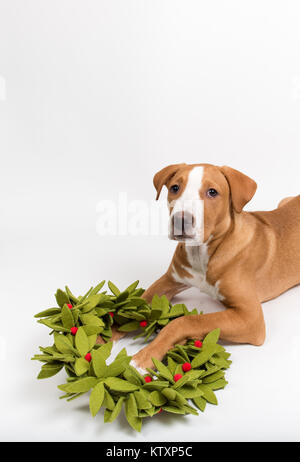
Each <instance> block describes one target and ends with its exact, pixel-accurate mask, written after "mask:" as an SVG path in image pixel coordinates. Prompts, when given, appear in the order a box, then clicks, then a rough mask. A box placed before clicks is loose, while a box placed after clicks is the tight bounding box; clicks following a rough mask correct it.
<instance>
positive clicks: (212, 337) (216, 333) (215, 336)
mask: <svg viewBox="0 0 300 462" xmlns="http://www.w3.org/2000/svg"><path fill="white" fill-rule="evenodd" d="M220 332H221V330H220V329H219V328H218V329H214V330H212V331H211V332H209V333H208V334H207V335H206V337H205V338H204V340H203V345H207V344H208V343H217V341H218V340H219V337H220Z"/></svg>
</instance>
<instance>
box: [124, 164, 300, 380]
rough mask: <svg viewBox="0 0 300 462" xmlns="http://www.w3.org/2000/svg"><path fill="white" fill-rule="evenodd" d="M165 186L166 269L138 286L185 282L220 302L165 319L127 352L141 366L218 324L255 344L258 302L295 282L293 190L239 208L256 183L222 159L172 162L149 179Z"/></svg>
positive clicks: (299, 242)
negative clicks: (171, 246)
mask: <svg viewBox="0 0 300 462" xmlns="http://www.w3.org/2000/svg"><path fill="white" fill-rule="evenodd" d="M153 182H154V186H155V188H156V191H157V197H156V199H158V198H159V196H160V192H161V190H162V188H163V186H166V187H167V189H168V207H169V213H170V221H169V237H170V238H171V239H174V240H176V241H178V245H177V247H176V250H175V253H174V256H173V259H172V261H171V264H170V266H169V268H168V270H167V272H166V273H165V274H164V275H163V276H162V277H161V278H160V279H158V280H157V281H156V282H154V284H152V285H151V286H150V287H149V288H148V289H147V290H146V291H145V293H144V294H143V297H144V298H145V299H146V300H147V301H148V302H151V300H152V297H153V296H154V295H155V294H157V295H159V296H162V295H163V294H164V295H166V296H167V298H168V299H169V300H172V298H173V297H174V296H175V295H177V294H179V293H180V292H182V291H184V290H185V289H187V288H189V287H192V286H193V287H198V288H199V289H200V290H201V291H202V292H205V293H206V294H208V295H210V296H211V297H213V298H214V299H216V300H220V301H221V302H222V303H223V304H224V306H225V308H226V310H224V311H221V312H216V313H209V314H203V315H191V316H183V317H180V318H177V319H174V320H173V321H171V322H170V323H169V324H168V325H167V326H165V327H164V328H163V329H162V330H161V331H160V333H159V334H158V336H157V337H156V338H155V339H154V340H153V341H152V342H151V343H150V344H149V345H147V346H146V347H145V348H143V349H142V350H141V351H139V352H138V353H137V354H135V355H134V356H133V358H132V365H134V366H135V367H136V368H137V369H138V370H140V371H141V372H146V371H145V368H147V367H151V368H152V367H153V363H152V359H151V358H157V359H162V358H163V357H164V356H165V354H166V353H167V351H168V350H169V349H171V348H172V347H173V346H174V345H175V344H184V343H185V342H186V341H187V340H188V339H190V338H194V339H201V338H203V336H205V335H206V334H207V333H208V332H209V331H211V330H213V329H215V328H220V338H221V339H222V340H225V341H227V342H234V343H248V344H252V345H262V344H263V343H264V340H265V335H266V332H265V322H264V316H263V311H262V307H261V303H262V302H266V301H268V300H271V299H273V298H275V297H277V296H278V295H280V294H282V293H283V292H285V291H286V290H288V289H289V288H291V287H293V286H296V285H298V284H299V283H300V195H299V196H296V197H288V198H285V199H283V200H282V201H281V202H280V203H279V205H278V208H276V209H275V210H272V211H268V212H245V211H243V208H244V207H245V205H246V204H247V203H248V202H249V201H250V200H251V199H252V197H253V196H254V194H255V192H256V188H257V184H256V182H255V181H254V180H252V179H251V178H249V177H248V176H246V175H245V174H243V173H241V172H239V171H237V170H235V169H233V168H230V167H227V166H224V167H218V166H214V165H210V164H193V165H188V164H184V163H183V164H177V165H169V166H168V167H165V168H163V169H162V170H160V171H159V172H158V173H156V175H155V176H154V179H153Z"/></svg>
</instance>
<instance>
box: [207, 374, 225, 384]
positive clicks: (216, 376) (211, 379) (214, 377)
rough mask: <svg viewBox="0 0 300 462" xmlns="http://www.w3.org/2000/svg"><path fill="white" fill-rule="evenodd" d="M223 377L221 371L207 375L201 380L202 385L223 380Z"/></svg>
mask: <svg viewBox="0 0 300 462" xmlns="http://www.w3.org/2000/svg"><path fill="white" fill-rule="evenodd" d="M223 377H224V372H223V371H217V372H215V373H214V374H211V375H208V376H207V377H204V378H203V379H202V382H203V383H213V382H215V381H216V380H218V379H223Z"/></svg>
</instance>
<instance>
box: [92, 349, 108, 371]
mask: <svg viewBox="0 0 300 462" xmlns="http://www.w3.org/2000/svg"><path fill="white" fill-rule="evenodd" d="M92 364H93V368H94V372H95V374H96V376H97V377H105V375H106V370H107V366H106V363H105V360H104V356H103V352H102V351H101V348H99V349H98V350H94V351H93V354H92Z"/></svg>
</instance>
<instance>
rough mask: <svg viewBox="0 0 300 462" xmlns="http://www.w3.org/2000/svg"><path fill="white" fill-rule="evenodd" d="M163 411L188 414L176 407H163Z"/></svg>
mask: <svg viewBox="0 0 300 462" xmlns="http://www.w3.org/2000/svg"><path fill="white" fill-rule="evenodd" d="M163 410H164V411H167V412H171V413H172V414H186V411H185V409H180V408H178V407H176V406H169V405H168V406H166V405H165V406H163Z"/></svg>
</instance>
